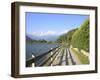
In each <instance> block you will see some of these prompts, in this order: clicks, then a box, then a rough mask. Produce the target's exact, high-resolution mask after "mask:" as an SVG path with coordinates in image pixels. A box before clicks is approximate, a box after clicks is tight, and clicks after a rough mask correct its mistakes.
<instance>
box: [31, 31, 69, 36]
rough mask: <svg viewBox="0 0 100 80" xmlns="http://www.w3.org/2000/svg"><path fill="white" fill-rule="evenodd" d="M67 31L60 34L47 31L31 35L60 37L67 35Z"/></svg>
mask: <svg viewBox="0 0 100 80" xmlns="http://www.w3.org/2000/svg"><path fill="white" fill-rule="evenodd" d="M67 32H68V30H65V31H62V32H55V31H47V32H33V33H32V35H34V36H48V35H56V36H57V35H61V34H64V33H67Z"/></svg>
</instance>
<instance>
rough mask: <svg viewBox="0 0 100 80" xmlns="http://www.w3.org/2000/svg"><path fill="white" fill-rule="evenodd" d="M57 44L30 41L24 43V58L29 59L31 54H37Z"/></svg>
mask: <svg viewBox="0 0 100 80" xmlns="http://www.w3.org/2000/svg"><path fill="white" fill-rule="evenodd" d="M58 46H59V45H58V44H47V43H32V44H29V43H27V44H26V60H28V59H30V58H31V57H32V54H33V55H34V56H39V55H41V54H43V53H46V52H48V51H49V50H50V49H51V48H56V47H58Z"/></svg>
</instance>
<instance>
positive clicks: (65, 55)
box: [52, 48, 81, 66]
mask: <svg viewBox="0 0 100 80" xmlns="http://www.w3.org/2000/svg"><path fill="white" fill-rule="evenodd" d="M78 64H81V62H80V60H79V59H78V57H77V55H76V54H75V53H74V52H73V51H72V50H71V49H69V48H61V49H60V50H59V52H58V55H57V56H56V58H55V59H54V60H53V63H52V66H57V65H63V66H64V65H78Z"/></svg>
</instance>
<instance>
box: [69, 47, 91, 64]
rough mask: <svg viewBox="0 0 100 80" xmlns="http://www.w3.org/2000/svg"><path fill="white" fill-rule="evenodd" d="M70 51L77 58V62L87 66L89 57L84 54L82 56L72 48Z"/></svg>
mask: <svg viewBox="0 0 100 80" xmlns="http://www.w3.org/2000/svg"><path fill="white" fill-rule="evenodd" d="M71 49H72V51H73V52H74V53H75V54H76V55H77V57H78V58H79V60H80V62H81V63H82V64H89V57H88V56H85V55H84V54H82V53H81V52H79V51H76V50H74V49H73V48H71Z"/></svg>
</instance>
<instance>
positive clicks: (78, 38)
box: [71, 19, 89, 52]
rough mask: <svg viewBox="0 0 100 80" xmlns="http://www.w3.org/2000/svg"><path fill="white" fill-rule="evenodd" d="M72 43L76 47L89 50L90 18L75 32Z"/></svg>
mask: <svg viewBox="0 0 100 80" xmlns="http://www.w3.org/2000/svg"><path fill="white" fill-rule="evenodd" d="M71 44H72V46H73V47H75V48H79V49H83V50H85V51H88V52H89V19H87V20H86V21H85V22H84V23H83V24H82V25H81V27H80V28H79V29H78V30H77V31H76V32H75V33H74V34H73V36H72V41H71Z"/></svg>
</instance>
